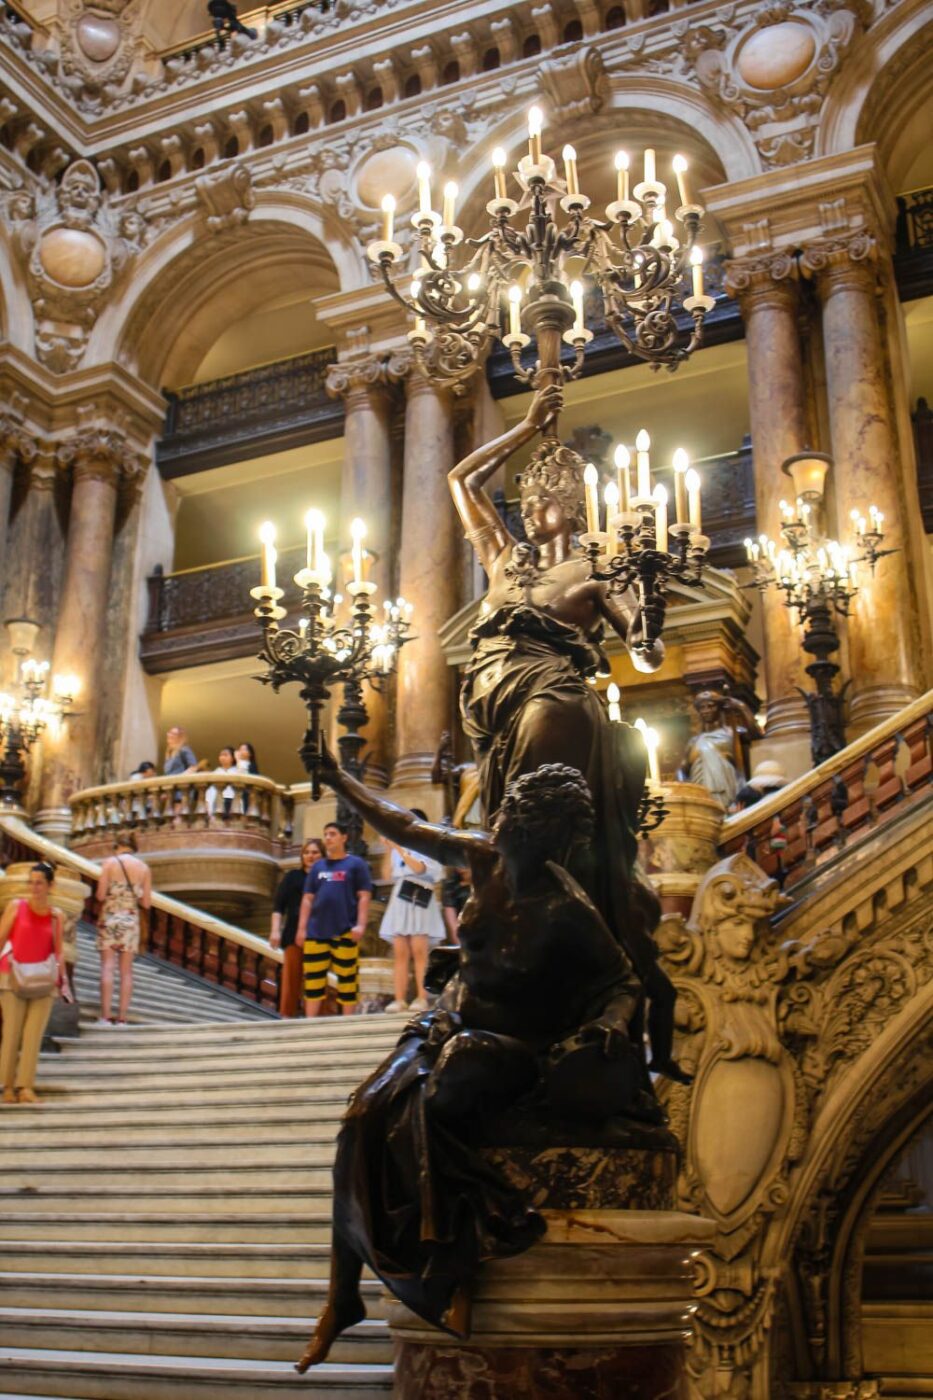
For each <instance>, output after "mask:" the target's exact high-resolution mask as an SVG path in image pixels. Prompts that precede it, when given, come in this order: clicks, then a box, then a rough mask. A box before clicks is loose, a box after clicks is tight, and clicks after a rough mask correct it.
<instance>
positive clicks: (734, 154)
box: [606, 72, 762, 184]
mask: <svg viewBox="0 0 933 1400" xmlns="http://www.w3.org/2000/svg"><path fill="white" fill-rule="evenodd" d="M606 111H607V113H611V114H612V118H613V120H612V123H611V124H612V129H613V131H614V133H615V137H616V139H617V140H618V143H619V145H620V146H623V147H625V146H626V143H627V142H628V143H629V146H630V149H631V150H632V153H633V155H637V144H638V143H637V142H632V139H631V138H630V137H629V136H628V129H629V127H630V124H631V120H632V118H633V117H634V116H635V115H636V114H637V115H638V117H639V119H640V120H641V121H643V122H645V123H646V124H647V123H652V122H656V123H657V126H658V128H659V129H660V130H669V131H671V133H672V134H674V133H678V134H680V135H681V137H682V139H684V140H685V141H686V142H688V143H689V144H690V145H692V146H693V147H694V149H696V148H697V147H703V148H704V149H705V150H706V151H708V152H709V153H710V155H711V158H712V160H711V163H712V164H713V165H714V166H718V167H719V168H720V169H721V171H722V175H721V176H720V179H721V181H722V182H723V183H728V184H731V183H732V182H734V181H735V180H745V179H747V178H749V177H750V176H752V175H759V174H760V173H761V169H762V165H761V160H760V158H759V156H758V152H757V151H756V149H755V143H754V141H753V140H752V137H751V135H750V133H749V131H748V129H747V128H746V127H745V125H744V124H743V123H742V122H741V121H740V120H739V118H738V117H737V116H735V115H733V114H731V113H729V112H726V111H724V110H722V109H721V108H719V107H717V106H715V105H714V104H713V102H712V101H711V100H710V98H709V97H708V96H707V95H706V93H704V92H703V91H702V89H701V88H699V87H698V86H697V85H696V83H695V81H693V80H692V79H691V80H689V81H688V80H687V79H684V80H682V81H681V80H678V79H676V78H667V77H663V76H658V75H656V74H654V73H651V74H649V73H645V74H644V75H641V74H638V73H633V74H631V75H629V74H627V73H623V74H616V73H612V72H610V84H609V97H608V100H607V103H606ZM620 113H621V114H623V122H622V124H621V129H620V123H619V120H618V118H619V114H620ZM709 183H713V182H712V181H709Z"/></svg>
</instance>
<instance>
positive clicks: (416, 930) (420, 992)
mask: <svg viewBox="0 0 933 1400" xmlns="http://www.w3.org/2000/svg"><path fill="white" fill-rule="evenodd" d="M412 810H413V812H414V815H415V816H416V817H418V819H419V820H420V821H424V822H426V821H427V819H428V814H427V812H422V811H421V809H420V808H418V807H415V808H413V809H412ZM386 845H387V847H388V849H389V854H390V860H391V870H392V893H391V895H390V896H389V902H388V904H387V905H386V911H385V913H384V914H383V916H382V924H381V925H380V928H379V937H380V938H382V939H384V940H385V942H386V943H391V944H392V959H393V972H394V979H395V999H394V1001H390V1002H389V1005H388V1006H387V1007H386V1011H404V1010H405V1009H406V1007H407V1005H408V979H409V975H410V968H411V966H412V964H413V965H414V971H415V991H416V996H415V1000H414V1001H413V1002H412V1003H411V1010H412V1011H427V1009H428V999H427V997H426V996H425V991H424V973H425V968H426V967H427V965H428V951H429V948H430V945H431V944H432V943H443V941H444V921H443V919H442V918H441V911H440V908H439V907H438V901H437V895H436V893H435V889H434V887H435V885H437V883H438V882H439V880H440V879H441V878H442V876H443V869H442V867H441V866H440V865H438V864H437V862H436V861H433V860H428V859H427V857H424V856H419V855H415V853H414V852H413V851H406V850H404V849H403V848H402V847H401V846H397V845H396V844H395V842H394V841H389V840H387V841H386Z"/></svg>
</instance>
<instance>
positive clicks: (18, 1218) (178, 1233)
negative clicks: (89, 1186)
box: [0, 1197, 331, 1252]
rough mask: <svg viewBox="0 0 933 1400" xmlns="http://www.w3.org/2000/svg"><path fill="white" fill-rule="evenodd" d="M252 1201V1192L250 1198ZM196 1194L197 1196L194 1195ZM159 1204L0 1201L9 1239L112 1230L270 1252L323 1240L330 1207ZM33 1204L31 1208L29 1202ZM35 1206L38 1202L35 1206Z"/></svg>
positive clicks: (125, 1235) (99, 1236)
mask: <svg viewBox="0 0 933 1400" xmlns="http://www.w3.org/2000/svg"><path fill="white" fill-rule="evenodd" d="M250 1199H251V1201H252V1198H250ZM192 1200H196V1198H192ZM158 1204H159V1206H160V1208H156V1209H152V1208H149V1207H147V1206H145V1205H143V1206H141V1207H139V1208H137V1209H135V1210H125V1209H120V1208H113V1209H110V1210H94V1209H92V1208H87V1209H81V1210H78V1209H75V1208H72V1209H68V1206H67V1198H66V1200H65V1202H63V1203H62V1204H60V1205H59V1206H58V1207H55V1208H52V1207H46V1206H45V1205H44V1203H41V1204H40V1203H39V1202H38V1201H36V1200H35V1198H33V1200H32V1201H31V1202H29V1201H27V1202H26V1203H24V1208H23V1209H22V1210H21V1211H14V1210H12V1209H11V1208H10V1205H9V1203H8V1202H2V1203H0V1215H2V1222H3V1223H2V1227H0V1228H2V1230H3V1235H4V1238H5V1239H7V1240H40V1241H47V1240H63V1241H64V1240H86V1241H97V1240H112V1239H113V1238H114V1235H116V1236H117V1238H119V1239H124V1240H127V1241H139V1242H143V1241H145V1242H150V1241H156V1242H159V1243H164V1242H169V1241H178V1242H183V1243H188V1242H192V1243H202V1244H261V1245H264V1246H265V1247H267V1248H268V1249H269V1250H270V1252H271V1251H272V1250H274V1249H276V1248H277V1247H278V1245H280V1244H295V1245H300V1244H327V1243H328V1242H329V1240H330V1235H331V1216H330V1209H329V1208H328V1209H327V1210H326V1211H325V1210H323V1209H318V1211H317V1212H316V1213H315V1214H311V1212H310V1211H307V1210H306V1211H301V1210H300V1208H299V1210H298V1211H297V1212H296V1211H295V1210H294V1209H293V1210H292V1211H291V1212H289V1211H288V1210H285V1209H283V1210H282V1212H281V1213H275V1212H271V1213H270V1212H269V1211H266V1212H265V1213H259V1212H258V1211H257V1212H255V1213H253V1214H249V1215H247V1214H243V1213H239V1212H238V1211H237V1208H236V1206H233V1207H231V1208H230V1211H232V1213H230V1212H228V1213H224V1211H223V1209H222V1208H221V1207H220V1206H218V1209H217V1211H216V1212H211V1211H205V1210H204V1209H203V1205H202V1204H201V1203H199V1202H197V1203H195V1204H194V1205H193V1206H192V1208H191V1209H190V1211H189V1210H185V1211H184V1212H183V1213H181V1214H180V1213H179V1212H178V1211H177V1210H175V1209H172V1202H171V1198H170V1197H169V1198H165V1197H162V1198H159V1202H158ZM30 1206H31V1208H29V1207H30ZM37 1207H38V1208H37Z"/></svg>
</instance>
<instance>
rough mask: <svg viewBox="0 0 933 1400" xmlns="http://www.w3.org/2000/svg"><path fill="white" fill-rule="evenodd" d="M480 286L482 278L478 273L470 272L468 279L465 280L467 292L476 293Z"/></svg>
mask: <svg viewBox="0 0 933 1400" xmlns="http://www.w3.org/2000/svg"><path fill="white" fill-rule="evenodd" d="M482 285H483V279H482V277H480V275H479V273H478V272H471V273H470V275H469V277H468V278H467V291H468V292H478V291H479V289H480V287H481V286H482Z"/></svg>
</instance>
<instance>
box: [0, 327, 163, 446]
mask: <svg viewBox="0 0 933 1400" xmlns="http://www.w3.org/2000/svg"><path fill="white" fill-rule="evenodd" d="M0 401H2V402H4V403H9V402H11V401H15V402H16V403H17V404H18V405H19V406H20V409H21V412H22V423H23V431H24V432H26V433H28V434H29V435H30V436H33V437H42V438H54V437H57V436H58V435H60V434H64V433H65V432H67V431H69V430H70V429H71V428H73V426H74V423H75V420H76V418H77V417H78V416H79V415H81V414H82V412H85V411H86V410H87V409H88V408H90V407H92V406H93V410H94V412H95V414H97V415H99V416H100V417H102V418H104V419H106V420H109V421H112V422H116V421H117V420H120V421H121V422H123V423H124V424H125V430H126V433H127V436H128V439H129V441H130V442H131V443H132V444H133V446H134V448H135V449H136V450H137V451H140V452H144V453H145V452H148V450H149V446H150V443H151V440H152V437H153V434H155V433H157V432H159V431H161V427H162V422H163V420H164V417H165V401H164V399H163V398H162V396H161V394H158V393H157V392H156V391H155V390H154V389H151V388H150V387H149V385H148V384H144V383H143V382H142V381H141V380H139V379H137V378H136V377H135V376H134V375H132V374H130V373H129V372H128V371H127V370H126V369H125V368H124V367H123V366H122V365H119V364H116V363H110V364H103V365H92V366H89V367H88V368H86V369H78V370H73V371H72V372H71V373H70V374H64V375H57V374H52V373H51V371H49V370H47V369H45V368H44V366H42V365H41V364H39V363H38V362H37V361H35V360H33V359H31V358H30V357H29V356H28V355H26V354H24V352H23V351H22V350H18V349H16V348H15V347H14V346H11V345H6V346H4V347H3V348H2V349H0Z"/></svg>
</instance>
